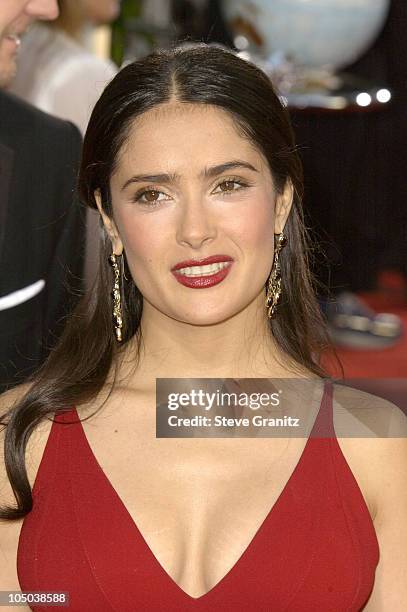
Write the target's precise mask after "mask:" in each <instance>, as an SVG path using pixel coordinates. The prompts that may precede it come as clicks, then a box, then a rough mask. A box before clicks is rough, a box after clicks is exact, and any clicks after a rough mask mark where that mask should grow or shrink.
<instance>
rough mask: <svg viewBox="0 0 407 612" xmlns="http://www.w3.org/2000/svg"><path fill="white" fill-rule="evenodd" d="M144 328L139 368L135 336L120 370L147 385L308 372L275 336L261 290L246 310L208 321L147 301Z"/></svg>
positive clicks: (284, 375)
mask: <svg viewBox="0 0 407 612" xmlns="http://www.w3.org/2000/svg"><path fill="white" fill-rule="evenodd" d="M277 316H278V315H277ZM141 331H142V337H143V342H142V346H141V354H140V360H139V363H138V366H137V368H134V361H135V359H134V355H135V354H136V340H135V339H133V340H131V341H130V342H129V344H128V348H127V349H126V351H125V354H124V359H123V362H122V365H121V375H122V374H123V375H124V376H127V375H130V376H131V377H132V381H133V383H134V384H136V385H139V384H141V385H142V386H146V385H147V386H149V385H150V384H153V383H152V381H153V380H154V382H155V378H200V377H201V378H272V377H276V378H278V377H284V378H286V377H293V378H294V377H297V376H298V372H299V371H302V375H305V373H306V370H305V368H301V367H300V368H299V369H298V366H297V368H296V369H295V366H294V365H293V364H292V363H291V362H290V359H289V357H288V356H287V355H284V353H283V352H282V351H281V350H280V349H279V347H278V346H277V344H276V342H275V341H274V339H273V336H272V333H271V331H270V325H269V322H268V319H267V313H266V309H265V306H264V295H263V293H261V294H260V295H259V296H258V297H257V298H256V299H255V300H254V301H253V302H252V303H251V304H250V305H249V306H248V307H247V308H245V309H244V310H243V311H241V312H239V313H237V314H236V315H234V316H232V317H230V318H229V319H227V320H225V321H222V322H220V323H217V324H215V325H206V326H199V325H191V324H189V323H184V322H180V321H177V320H175V319H172V318H170V317H168V316H166V315H164V314H163V313H162V312H160V311H158V310H157V309H155V308H154V307H153V306H151V304H148V303H146V301H145V302H144V306H143V315H142V321H141ZM132 364H133V368H132ZM130 372H132V373H131V374H129V373H130ZM295 372H297V373H295Z"/></svg>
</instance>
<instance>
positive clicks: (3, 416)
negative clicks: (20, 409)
mask: <svg viewBox="0 0 407 612" xmlns="http://www.w3.org/2000/svg"><path fill="white" fill-rule="evenodd" d="M29 388H30V385H29V384H24V385H20V386H18V387H15V388H14V389H11V390H10V391H7V392H6V393H3V394H2V395H0V420H1V422H2V423H3V425H0V506H1V508H2V509H4V508H6V507H15V506H16V499H15V496H14V493H13V489H12V486H11V483H10V481H9V478H8V475H7V472H6V465H5V457H4V441H5V434H6V426H5V423H7V422H8V417H7V413H8V411H9V410H10V408H12V407H13V406H15V405H16V404H17V403H18V402H19V401H20V400H21V399H22V398H23V397H24V395H25V394H26V393H27V391H28V390H29ZM51 426H52V422H51V421H48V420H45V421H43V422H41V423H40V425H39V426H38V427H37V428H36V429H35V430H34V432H33V433H32V435H31V437H30V438H29V440H28V443H27V447H26V466H27V474H28V480H29V482H30V484H31V487H33V485H34V481H35V477H36V474H37V471H38V467H39V464H40V461H41V457H42V454H43V452H44V449H45V445H46V442H47V439H48V434H49V431H50V428H51ZM22 523H23V519H18V520H13V521H11V520H7V519H0V560H1V561H0V565H1V568H2V571H1V572H0V591H10V590H20V585H19V583H18V577H17V547H18V540H19V536H20V531H21V526H22ZM24 609H27V610H28V608H24Z"/></svg>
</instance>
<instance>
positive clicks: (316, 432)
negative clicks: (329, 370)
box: [310, 378, 336, 438]
mask: <svg viewBox="0 0 407 612" xmlns="http://www.w3.org/2000/svg"><path fill="white" fill-rule="evenodd" d="M323 381H324V391H323V394H322V400H321V406H320V408H319V411H318V414H317V418H316V419H315V422H314V425H313V428H312V430H311V433H310V438H336V434H335V428H334V422H333V384H332V381H331V380H330V379H329V378H325V379H323Z"/></svg>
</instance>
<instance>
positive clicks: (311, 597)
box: [17, 382, 379, 612]
mask: <svg viewBox="0 0 407 612" xmlns="http://www.w3.org/2000/svg"><path fill="white" fill-rule="evenodd" d="M332 419H333V408H332V387H331V384H330V383H329V382H328V383H325V389H324V394H323V398H322V402H321V406H320V409H319V412H318V416H317V418H316V420H315V423H314V427H313V430H312V432H311V435H310V437H309V438H308V440H307V443H306V446H305V449H304V451H303V453H302V455H301V458H300V460H299V462H298V464H297V465H296V467H295V469H294V471H293V473H292V475H291V477H290V478H289V480H288V482H287V484H286V486H285V487H284V489H283V491H282V493H281V494H280V496H279V497H278V499H277V501H276V503H275V504H274V506H273V507H272V508H271V510H270V512H269V513H268V515H267V517H266V518H265V520H264V521H263V523H262V524H261V526H260V528H259V529H258V531H257V533H256V534H255V536H254V537H253V539H252V541H251V542H250V544H249V546H248V547H247V549H246V550H245V551H244V553H243V554H242V555H241V557H240V558H239V560H238V561H237V562H236V563H235V565H234V566H233V567H232V568H231V569H230V571H229V572H228V573H227V574H226V576H224V578H223V579H222V580H220V582H218V584H216V585H215V586H214V587H213V588H212V589H211V590H210V591H209V592H208V593H206V594H205V595H202V596H201V597H199V598H193V597H191V596H190V595H187V594H186V593H185V592H184V591H183V590H182V589H181V588H180V587H179V586H178V585H177V584H176V583H175V582H174V581H173V580H172V578H170V576H169V575H168V574H167V573H166V571H165V570H164V569H163V568H162V566H161V565H160V564H159V562H158V561H157V559H156V558H155V557H154V555H153V553H152V551H151V550H150V548H149V547H148V545H147V543H146V541H145V540H144V538H143V536H142V535H141V533H140V531H139V530H138V528H137V525H135V523H134V521H133V520H132V518H131V517H130V514H129V513H128V512H127V510H126V508H125V506H124V504H123V502H122V501H121V499H120V498H119V496H118V495H117V493H116V491H115V490H114V489H113V487H112V485H111V484H110V482H109V480H108V479H107V477H106V475H105V473H104V472H103V470H102V469H101V467H100V466H99V464H98V463H97V460H96V457H95V456H94V454H93V452H92V450H91V447H90V445H89V443H88V441H87V438H86V436H85V432H84V430H83V428H82V425H81V423H80V421H79V420H78V415H77V412H76V410H75V409H72V410H70V411H69V412H65V413H63V414H60V415H58V416H57V417H56V420H55V422H54V423H53V425H52V428H51V431H50V434H49V437H48V440H47V444H46V447H45V451H44V455H43V457H42V460H41V464H40V467H39V470H38V474H37V478H36V481H35V484H34V488H33V499H34V506H33V510H32V511H31V512H30V513H29V514H28V515H27V516H26V517H25V519H24V522H23V525H22V529H21V534H20V540H19V546H18V555H17V572H18V578H19V582H20V587H21V590H22V591H68V592H69V594H70V605H69V607H68V608H65V609H68V610H70V612H105V611H106V612H110V611H113V610H114V611H116V612H133V611H142V612H144V611H147V612H148V611H154V612H155V611H174V612H175V611H176V612H180V611H191V612H195V611H196V612H198V611H203V610H204V611H206V612H218V611H220V610H222V611H223V610H225V611H230V612H241V611H245V612H246V611H247V612H249V611H250V612H266V611H267V612H282V611H283V610H284V611H287V612H294V611H295V612H311V611H312V612H342V611H345V610H346V611H348V612H356V611H357V610H361V609H362V608H363V606H364V604H365V603H366V601H367V600H368V598H369V595H370V593H371V591H372V588H373V584H374V576H375V570H376V566H377V564H378V561H379V546H378V541H377V537H376V533H375V530H374V526H373V522H372V519H371V517H370V514H369V511H368V508H367V506H366V503H365V500H364V498H363V496H362V493H361V491H360V489H359V486H358V484H357V482H356V480H355V478H354V476H353V474H352V471H351V469H350V467H349V465H348V464H347V462H346V460H345V458H344V456H343V454H342V452H341V449H340V446H339V444H338V442H337V440H336V436H335V432H334V429H333V420H332ZM59 421H75V422H74V423H73V424H65V425H60V424H59ZM321 431H325V432H326V437H319V436H321ZM316 432H319V433H318V436H316ZM324 435H325V434H324ZM31 607H32V610H35V611H40V610H41V611H44V612H45V611H46V612H49V610H50V608H49V607H45V606H41V605H34V604H31Z"/></svg>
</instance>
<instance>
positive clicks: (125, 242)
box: [97, 103, 292, 325]
mask: <svg viewBox="0 0 407 612" xmlns="http://www.w3.org/2000/svg"><path fill="white" fill-rule="evenodd" d="M227 164H228V165H230V166H229V167H226V165H227ZM222 166H224V167H223V168H222ZM152 175H168V177H167V178H166V177H164V176H161V177H157V178H155V179H149V178H145V177H146V176H150V177H151V176H152ZM143 177H144V178H143ZM111 194H112V205H113V219H114V221H111V220H109V219H108V218H107V217H106V216H105V215H103V217H104V221H105V225H106V227H107V229H108V231H109V233H110V236H111V238H112V242H113V248H114V251H115V253H116V254H120V252H121V251H122V249H123V248H124V251H125V255H126V258H127V262H128V265H129V268H130V271H131V274H132V277H133V279H134V282H135V283H136V285H137V287H138V288H139V290H140V291H141V293H142V294H143V297H144V308H146V307H147V308H148V307H149V306H151V307H153V308H155V309H157V310H159V311H161V312H162V313H164V314H166V315H167V316H169V317H172V318H174V319H176V320H179V321H184V322H188V323H191V324H197V325H205V324H214V323H217V322H220V321H222V320H226V319H227V318H229V317H231V316H232V315H234V314H236V313H238V312H240V311H241V310H243V309H244V308H245V307H247V306H248V304H250V303H251V302H252V301H253V300H255V299H256V298H259V296H260V294H261V297H260V298H259V299H262V300H263V299H264V295H265V293H264V284H265V282H266V280H267V277H268V275H269V273H270V269H271V266H272V261H273V252H274V232H275V231H276V233H277V232H280V231H282V229H283V227H284V224H285V220H286V218H287V216H288V213H289V209H290V206H291V199H292V198H291V195H292V192H291V186H290V184H287V187H286V189H285V191H284V194H282V195H280V196H278V197H277V194H276V190H275V187H274V184H273V179H272V176H271V173H270V170H269V168H268V165H267V162H266V161H265V159H263V157H262V155H261V154H260V152H259V151H258V150H257V149H255V148H254V147H253V146H252V145H251V144H250V143H249V142H248V141H247V140H246V139H245V138H243V137H242V136H240V135H239V134H238V132H237V131H236V129H235V127H234V123H233V120H232V119H231V118H230V116H229V115H228V114H227V113H226V112H225V111H222V110H221V109H218V108H216V107H212V106H203V105H197V104H182V105H181V104H177V103H171V104H165V105H162V106H161V107H160V108H158V109H153V110H152V111H148V112H147V113H145V114H144V115H143V116H142V117H141V118H140V119H139V120H138V121H137V123H136V124H134V125H133V128H132V130H131V132H130V136H129V138H128V140H127V142H126V144H125V145H124V147H123V149H122V151H121V154H120V156H119V160H118V165H117V168H116V171H115V173H114V175H113V176H112V178H111ZM97 199H98V198H97ZM98 204H99V205H100V202H99V201H98ZM276 205H277V210H276V214H275V210H274V209H275V206H276ZM213 255H221V259H223V258H224V256H227V258H230V259H231V264H230V267H229V268H228V269H229V271H228V274H227V275H226V277H225V278H224V279H223V280H222V281H221V282H219V283H217V284H212V285H210V286H206V287H199V288H196V287H190V286H186V285H185V284H183V283H182V282H180V280H178V277H176V276H174V273H173V272H172V268H173V267H174V266H175V265H176V264H178V263H180V262H185V261H186V260H193V261H195V260H199V259H203V258H207V257H210V256H213ZM225 259H226V257H225ZM186 267H192V271H195V272H196V271H197V270H196V268H195V270H194V268H193V266H186ZM198 272H200V273H202V272H203V271H202V270H198ZM183 278H185V277H183Z"/></svg>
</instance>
